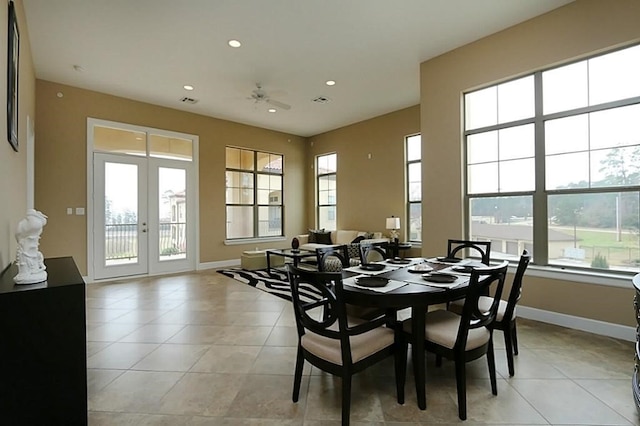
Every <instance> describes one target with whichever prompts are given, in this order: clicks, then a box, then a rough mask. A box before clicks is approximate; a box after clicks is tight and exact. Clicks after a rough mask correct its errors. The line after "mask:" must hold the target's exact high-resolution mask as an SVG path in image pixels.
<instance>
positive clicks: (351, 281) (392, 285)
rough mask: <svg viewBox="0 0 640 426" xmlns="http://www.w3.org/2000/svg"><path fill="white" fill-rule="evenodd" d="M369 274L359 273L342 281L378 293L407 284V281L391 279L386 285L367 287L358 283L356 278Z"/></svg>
mask: <svg viewBox="0 0 640 426" xmlns="http://www.w3.org/2000/svg"><path fill="white" fill-rule="evenodd" d="M365 276H367V275H357V276H355V277H349V278H345V279H344V280H342V283H343V284H344V285H348V286H351V287H356V288H362V289H364V290H371V291H377V292H378V293H388V292H390V291H393V290H395V289H397V288H400V287H402V286H404V285H407V283H406V282H403V281H395V280H389V282H388V283H387V285H385V286H384V287H365V286H361V285H358V284H357V283H356V280H357V279H358V278H360V277H365Z"/></svg>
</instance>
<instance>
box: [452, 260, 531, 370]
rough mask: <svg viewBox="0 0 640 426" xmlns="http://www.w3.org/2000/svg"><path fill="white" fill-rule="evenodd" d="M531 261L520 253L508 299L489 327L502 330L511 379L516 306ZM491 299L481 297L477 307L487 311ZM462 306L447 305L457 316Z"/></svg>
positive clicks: (456, 303) (461, 302)
mask: <svg viewBox="0 0 640 426" xmlns="http://www.w3.org/2000/svg"><path fill="white" fill-rule="evenodd" d="M530 261H531V255H530V254H529V252H528V251H527V250H523V251H522V255H521V256H520V261H519V262H518V268H517V269H516V273H515V275H514V276H513V282H512V283H511V290H510V291H509V297H508V298H507V300H501V301H500V305H499V306H498V313H497V315H496V319H495V321H494V322H493V324H492V325H491V326H492V327H493V328H494V329H496V330H502V333H503V334H504V345H505V350H506V351H507V366H508V367H509V376H511V377H513V375H514V374H515V368H514V362H513V356H514V355H518V334H517V330H516V319H517V316H516V306H517V304H518V302H519V301H520V297H521V296H522V278H523V277H524V273H525V271H526V270H527V266H529V262H530ZM491 300H492V299H491V298H490V297H487V296H481V297H480V299H479V300H478V306H479V307H480V309H488V307H489V306H490V305H491ZM463 306H464V299H462V300H456V301H454V302H451V303H449V308H448V309H449V310H450V311H452V312H455V313H457V314H461V313H462V308H463Z"/></svg>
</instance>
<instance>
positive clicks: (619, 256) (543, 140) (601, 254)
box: [464, 46, 640, 273]
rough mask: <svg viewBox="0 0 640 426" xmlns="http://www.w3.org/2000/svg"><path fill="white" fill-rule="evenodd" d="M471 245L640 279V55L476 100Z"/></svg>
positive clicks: (624, 53)
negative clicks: (530, 254) (474, 242)
mask: <svg viewBox="0 0 640 426" xmlns="http://www.w3.org/2000/svg"><path fill="white" fill-rule="evenodd" d="M464 101H465V155H466V197H467V201H468V215H469V236H470V237H471V238H473V239H478V240H490V241H492V246H491V251H492V255H493V256H494V257H503V258H515V257H516V256H518V255H519V253H520V252H521V251H522V249H525V248H526V249H529V250H530V251H532V252H533V255H534V259H535V262H536V263H538V264H543V265H546V264H550V265H557V266H562V267H567V266H571V267H579V268H590V269H592V270H602V269H610V270H616V271H627V272H634V273H635V272H637V268H638V266H639V265H640V46H634V47H630V48H626V49H623V50H618V51H615V52H612V53H608V54H604V55H600V56H597V57H593V58H590V59H587V60H582V61H579V62H576V63H572V64H568V65H564V66H560V67H557V68H553V69H548V70H543V71H539V72H536V73H534V74H532V75H529V76H526V77H522V78H519V79H516V80H513V81H510V82H506V83H502V84H498V85H495V86H491V87H487V88H484V89H481V90H477V91H474V92H470V93H466V94H465V96H464Z"/></svg>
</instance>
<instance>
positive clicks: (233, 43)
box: [229, 40, 242, 47]
mask: <svg viewBox="0 0 640 426" xmlns="http://www.w3.org/2000/svg"><path fill="white" fill-rule="evenodd" d="M229 46H231V47H240V46H242V43H240V42H239V41H238V40H229Z"/></svg>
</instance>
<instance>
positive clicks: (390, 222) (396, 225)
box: [387, 216, 400, 243]
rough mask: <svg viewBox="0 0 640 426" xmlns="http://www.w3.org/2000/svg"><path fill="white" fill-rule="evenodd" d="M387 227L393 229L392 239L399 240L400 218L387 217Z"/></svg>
mask: <svg viewBox="0 0 640 426" xmlns="http://www.w3.org/2000/svg"><path fill="white" fill-rule="evenodd" d="M387 229H391V239H392V240H393V241H394V242H396V243H397V242H398V229H400V218H399V217H395V216H391V217H388V218H387Z"/></svg>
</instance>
